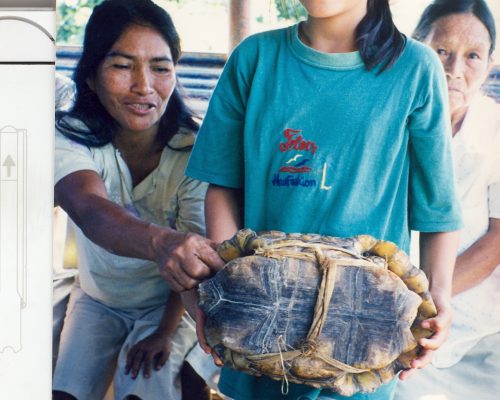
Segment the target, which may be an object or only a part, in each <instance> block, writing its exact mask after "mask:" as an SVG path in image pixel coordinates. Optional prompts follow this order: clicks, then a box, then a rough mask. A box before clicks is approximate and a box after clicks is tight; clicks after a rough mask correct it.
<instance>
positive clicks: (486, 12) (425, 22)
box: [412, 0, 496, 55]
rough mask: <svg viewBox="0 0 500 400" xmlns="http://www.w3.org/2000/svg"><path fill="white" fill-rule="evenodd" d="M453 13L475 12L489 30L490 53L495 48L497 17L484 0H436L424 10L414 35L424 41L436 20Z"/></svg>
mask: <svg viewBox="0 0 500 400" xmlns="http://www.w3.org/2000/svg"><path fill="white" fill-rule="evenodd" d="M452 14H473V15H474V16H475V17H476V18H477V19H479V21H481V22H482V23H483V25H484V26H485V27H486V29H487V30H488V33H489V35H490V44H491V45H490V55H491V54H492V53H493V51H494V50H495V42H496V29H495V19H494V18H493V15H492V14H491V11H490V9H489V7H488V5H487V4H486V2H485V1H484V0H434V1H433V2H432V4H430V5H428V6H427V8H426V9H425V10H424V12H423V14H422V16H421V17H420V20H419V21H418V24H417V27H416V28H415V30H414V31H413V35H412V37H413V38H415V39H417V40H420V41H423V40H425V38H426V37H427V36H428V35H429V33H430V32H431V29H432V26H433V25H434V22H436V21H437V20H438V19H439V18H443V17H446V16H448V15H452Z"/></svg>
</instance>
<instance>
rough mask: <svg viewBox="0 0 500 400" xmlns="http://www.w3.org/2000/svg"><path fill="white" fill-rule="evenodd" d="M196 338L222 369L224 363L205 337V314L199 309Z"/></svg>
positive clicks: (197, 311) (197, 312)
mask: <svg viewBox="0 0 500 400" xmlns="http://www.w3.org/2000/svg"><path fill="white" fill-rule="evenodd" d="M196 336H198V343H199V344H200V347H201V348H202V349H203V351H204V352H205V353H207V354H210V355H211V356H212V358H213V359H214V363H215V365H217V366H218V367H222V366H223V365H224V362H223V361H222V360H221V359H220V357H219V356H218V355H217V353H216V352H215V351H214V349H212V348H211V347H210V345H209V344H208V342H207V338H206V337H205V314H204V313H203V311H201V309H200V308H199V307H198V308H197V309H196Z"/></svg>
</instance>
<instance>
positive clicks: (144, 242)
mask: <svg viewBox="0 0 500 400" xmlns="http://www.w3.org/2000/svg"><path fill="white" fill-rule="evenodd" d="M85 203H86V206H85V207H79V209H78V211H76V210H75V211H73V210H71V209H70V210H67V211H68V214H69V215H70V216H71V218H72V219H73V220H74V221H75V223H76V224H77V225H78V226H79V227H80V229H82V231H83V233H84V234H85V235H86V236H87V237H88V238H89V239H90V240H92V241H93V242H94V243H96V244H98V245H99V246H101V247H103V248H105V249H106V250H108V251H109V252H111V253H113V254H117V255H120V256H124V257H134V258H141V259H146V260H151V261H157V260H158V258H159V253H161V252H162V251H163V249H162V248H161V243H166V242H171V241H173V239H174V237H175V238H177V236H183V233H180V232H176V231H175V230H173V229H170V228H164V227H160V226H157V225H154V224H151V223H148V222H146V221H143V220H141V219H139V218H137V217H136V216H134V215H133V214H132V213H130V212H129V211H127V210H126V209H124V208H123V207H121V206H120V205H118V204H115V203H113V202H111V201H110V200H108V199H105V198H103V197H100V196H96V195H92V194H90V195H88V196H86V199H85ZM177 240H178V239H177Z"/></svg>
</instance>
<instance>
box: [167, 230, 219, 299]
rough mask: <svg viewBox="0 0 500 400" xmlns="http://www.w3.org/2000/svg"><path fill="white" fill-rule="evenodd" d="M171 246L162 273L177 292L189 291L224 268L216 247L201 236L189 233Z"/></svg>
mask: <svg viewBox="0 0 500 400" xmlns="http://www.w3.org/2000/svg"><path fill="white" fill-rule="evenodd" d="M182 237H183V239H182V240H180V241H179V242H178V243H176V244H175V245H170V246H169V247H170V248H169V251H168V252H167V256H166V258H165V261H164V262H163V263H161V265H160V273H161V275H162V276H163V278H164V279H165V280H166V281H167V282H168V283H169V284H170V286H171V287H172V289H173V290H174V291H176V292H182V291H184V290H189V289H192V288H194V287H195V286H197V285H198V284H199V283H200V282H201V281H203V280H204V279H206V278H208V277H210V276H211V275H213V274H214V273H215V272H217V271H218V270H219V269H221V268H222V267H223V266H224V264H225V263H224V261H223V260H222V259H221V258H220V257H219V255H218V253H217V251H216V245H215V243H214V242H212V241H211V240H209V239H206V238H204V237H202V236H200V235H196V234H192V233H188V234H185V235H183V236H182Z"/></svg>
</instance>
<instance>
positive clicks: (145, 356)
mask: <svg viewBox="0 0 500 400" xmlns="http://www.w3.org/2000/svg"><path fill="white" fill-rule="evenodd" d="M171 351H172V336H170V335H163V334H161V333H159V332H154V333H153V334H151V335H149V336H148V337H146V338H145V339H143V340H141V341H139V342H137V343H136V344H135V345H134V346H132V348H131V349H130V350H129V351H128V353H127V363H126V365H125V374H126V375H128V374H129V373H131V374H132V379H135V378H137V375H139V373H140V371H141V367H142V368H143V376H144V378H146V379H148V378H149V377H150V376H151V368H154V369H155V370H157V371H158V370H160V369H161V368H162V367H163V366H164V365H165V363H166V362H167V360H168V357H169V356H170V352H171Z"/></svg>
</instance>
